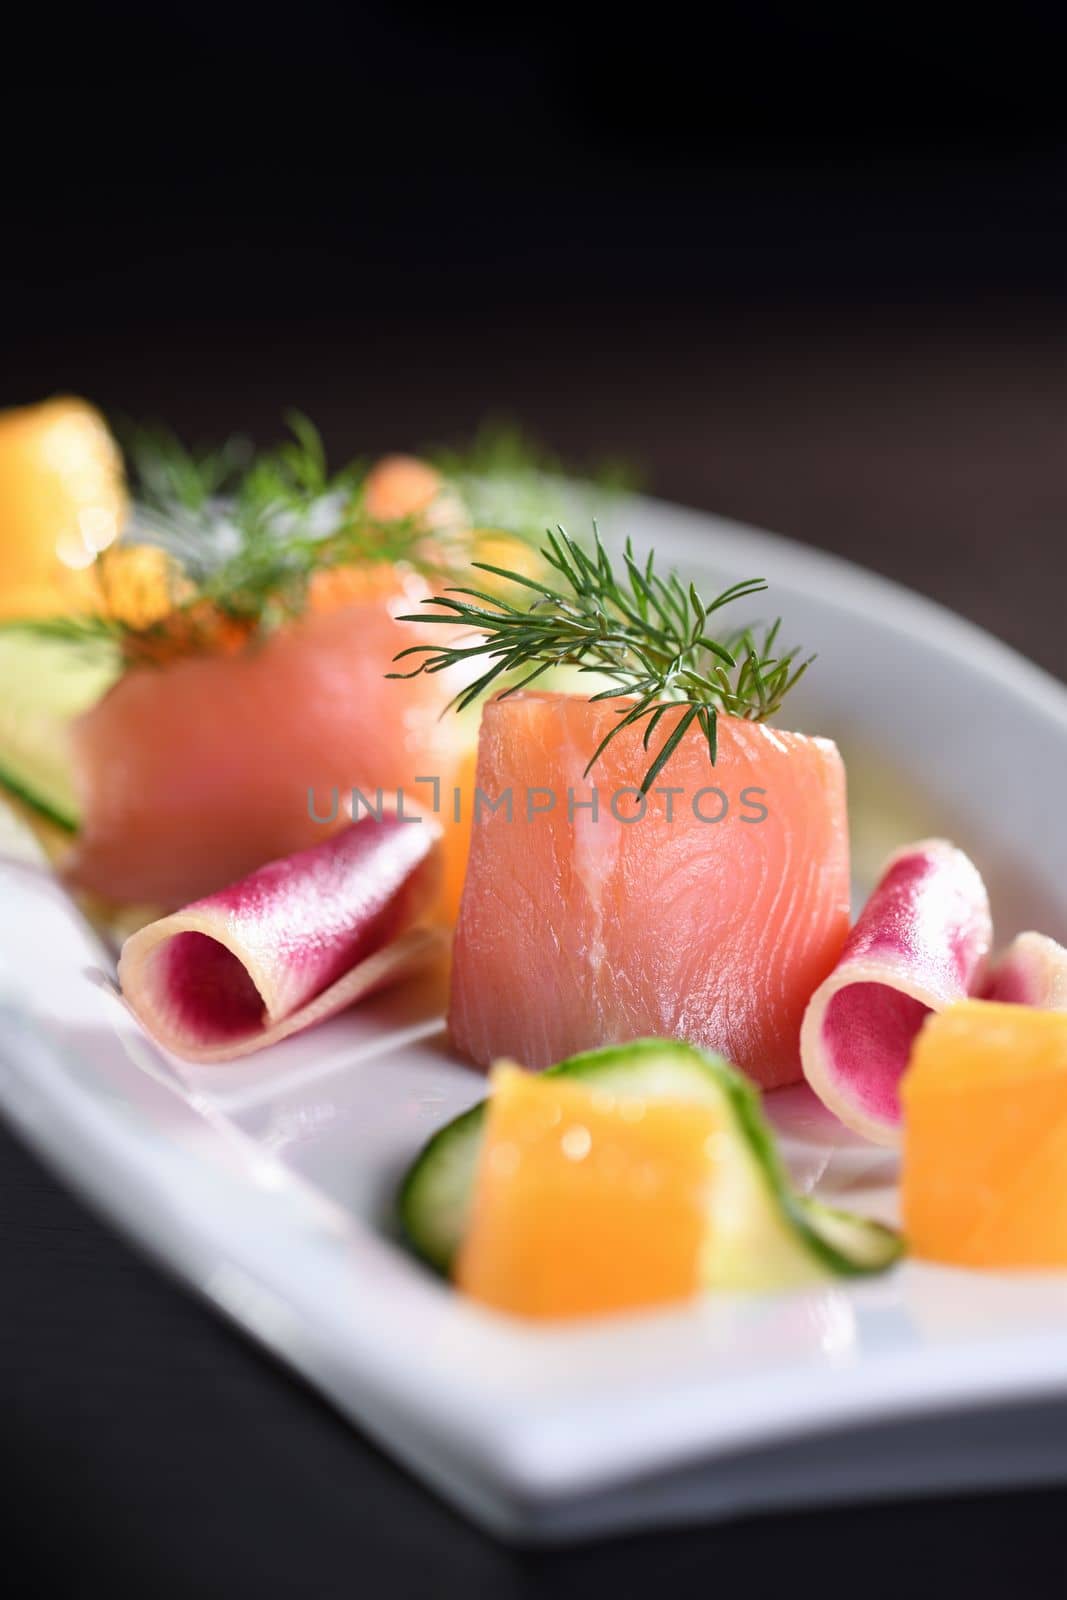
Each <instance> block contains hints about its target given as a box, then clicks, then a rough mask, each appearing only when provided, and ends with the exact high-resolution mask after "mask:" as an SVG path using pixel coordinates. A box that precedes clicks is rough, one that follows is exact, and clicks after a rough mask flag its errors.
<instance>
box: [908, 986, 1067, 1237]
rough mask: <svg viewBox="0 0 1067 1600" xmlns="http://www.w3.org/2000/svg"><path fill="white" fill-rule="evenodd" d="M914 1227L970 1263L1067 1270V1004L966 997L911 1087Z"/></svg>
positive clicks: (943, 1016)
mask: <svg viewBox="0 0 1067 1600" xmlns="http://www.w3.org/2000/svg"><path fill="white" fill-rule="evenodd" d="M902 1104H903V1109H904V1157H903V1176H902V1206H903V1219H904V1230H905V1233H906V1235H907V1238H908V1243H909V1245H910V1248H911V1250H912V1252H913V1253H914V1254H915V1255H917V1256H924V1257H926V1258H927V1259H928V1260H931V1261H942V1262H947V1263H954V1264H956V1265H958V1266H968V1267H991V1268H995V1267H1030V1268H1039V1267H1067V1013H1064V1012H1058V1011H1039V1010H1036V1009H1034V1008H1032V1007H1030V1006H1017V1005H1003V1004H999V1003H995V1002H993V1001H988V1000H965V1001H961V1002H959V1003H958V1004H957V1005H953V1006H950V1007H949V1008H948V1010H946V1011H943V1012H941V1013H940V1014H938V1015H935V1016H931V1017H930V1018H929V1020H928V1021H927V1022H926V1023H925V1024H924V1026H923V1029H922V1031H921V1033H920V1034H919V1037H918V1039H917V1041H916V1043H915V1046H914V1048H913V1050H912V1055H911V1061H910V1064H909V1067H908V1070H907V1072H906V1073H905V1075H904V1079H903V1084H902Z"/></svg>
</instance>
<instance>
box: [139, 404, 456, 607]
mask: <svg viewBox="0 0 1067 1600" xmlns="http://www.w3.org/2000/svg"><path fill="white" fill-rule="evenodd" d="M286 420H287V422H288V425H289V428H290V431H291V434H292V437H291V438H290V439H287V440H286V441H284V442H283V443H282V444H280V445H278V446H276V447H275V448H274V449H272V450H265V451H261V452H259V453H253V452H252V451H251V449H250V447H249V446H248V444H247V442H246V441H244V440H242V439H234V440H231V441H230V442H229V443H228V444H226V445H224V446H222V448H221V449H218V450H214V451H208V452H194V451H190V450H187V449H186V448H185V446H183V445H182V444H181V443H180V442H179V441H178V440H177V439H176V438H175V437H174V436H173V435H172V434H170V433H168V432H166V431H165V430H161V429H153V430H140V431H138V432H137V433H135V434H133V435H132V436H131V437H130V439H129V443H128V447H127V448H128V455H129V460H130V467H131V478H132V482H133V491H134V503H133V509H132V512H131V515H130V518H129V522H128V524H127V527H126V529H125V530H124V533H123V540H122V542H123V543H124V544H149V545H156V546H158V547H159V548H160V549H162V550H163V551H165V552H166V554H167V555H169V556H170V557H171V558H172V559H173V561H174V563H175V571H176V574H177V575H178V577H179V579H180V584H181V590H182V598H181V599H180V600H176V606H175V609H176V611H182V610H184V611H189V610H191V609H192V608H193V607H194V606H199V607H203V606H204V604H205V603H206V604H207V605H208V606H210V607H213V608H214V609H215V610H217V611H218V612H219V613H220V614H221V615H223V616H225V617H229V618H232V619H236V620H238V621H241V622H245V623H251V624H253V625H255V626H256V627H262V628H266V629H269V628H271V627H273V626H276V625H277V624H278V623H280V622H283V621H285V620H287V619H289V618H291V617H293V616H295V615H297V614H298V613H299V612H300V611H301V610H302V609H303V607H304V605H305V603H306V599H307V589H308V585H309V583H310V581H311V579H312V577H313V576H314V575H315V573H316V572H320V571H323V570H325V569H327V568H331V567H339V566H368V565H374V564H377V563H398V562H402V563H405V564H407V565H408V566H411V567H414V568H417V569H418V570H425V571H430V570H433V571H435V572H438V573H439V572H440V570H441V562H440V560H436V561H434V560H431V559H429V558H428V553H427V548H426V533H427V530H426V525H425V522H424V521H423V520H422V519H420V518H416V517H407V518H396V519H393V520H390V521H388V522H383V521H381V520H378V519H375V518H373V517H371V516H370V515H369V514H368V512H367V510H366V507H365V505H364V503H363V482H364V478H365V469H364V466H363V464H362V463H360V462H352V463H350V464H349V465H347V466H345V467H343V468H342V469H341V470H340V471H339V472H334V473H331V472H330V471H329V469H328V467H327V461H326V452H325V449H324V446H323V442H322V438H321V436H320V434H319V432H318V430H317V429H316V428H315V427H314V425H313V424H312V423H311V422H310V421H309V420H308V419H307V418H306V417H304V416H302V415H301V414H300V413H297V412H292V413H290V414H289V415H288V417H287V419H286Z"/></svg>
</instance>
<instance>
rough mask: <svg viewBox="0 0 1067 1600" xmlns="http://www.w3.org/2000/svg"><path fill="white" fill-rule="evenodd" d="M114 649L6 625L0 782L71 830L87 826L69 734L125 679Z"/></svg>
mask: <svg viewBox="0 0 1067 1600" xmlns="http://www.w3.org/2000/svg"><path fill="white" fill-rule="evenodd" d="M118 671H119V662H118V657H117V654H116V652H115V651H114V649H113V648H112V647H111V646H110V645H109V644H108V643H107V641H106V640H105V641H102V642H101V643H100V644H96V643H95V642H87V641H83V640H69V639H62V638H56V637H53V636H51V635H49V634H45V633H38V632H36V631H35V630H34V629H33V628H32V627H29V626H25V625H21V626H20V625H19V624H17V623H16V624H11V625H9V626H6V627H0V784H3V786H4V787H5V788H6V789H9V790H10V791H11V792H12V793H13V794H16V795H18V797H19V798H20V799H21V800H24V801H25V802H26V804H27V805H28V806H30V807H31V808H32V809H33V810H34V811H36V812H37V813H39V814H40V815H41V816H45V817H48V818H49V819H50V820H51V821H52V822H56V823H58V824H59V825H60V826H61V827H63V828H76V827H77V826H78V823H79V821H80V815H79V807H78V800H77V795H76V794H75V790H74V777H73V766H72V762H71V757H70V747H69V729H70V724H71V722H72V720H73V719H74V717H76V716H77V715H78V713H79V712H81V711H85V710H87V708H88V707H89V706H91V705H92V704H94V702H95V701H97V700H98V699H99V698H100V696H101V695H102V694H103V693H104V692H105V690H107V689H108V688H110V686H111V684H112V683H113V682H114V680H115V678H116V677H117V676H118Z"/></svg>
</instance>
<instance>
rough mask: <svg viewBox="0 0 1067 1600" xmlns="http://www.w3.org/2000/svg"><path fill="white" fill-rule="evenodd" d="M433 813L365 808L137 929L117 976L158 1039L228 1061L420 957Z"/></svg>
mask: <svg viewBox="0 0 1067 1600" xmlns="http://www.w3.org/2000/svg"><path fill="white" fill-rule="evenodd" d="M439 833H440V830H439V829H438V827H437V825H436V824H435V823H434V822H432V821H431V820H429V819H428V818H423V819H421V820H420V821H415V820H413V819H411V818H408V819H406V820H404V819H401V818H399V817H396V816H385V817H381V818H378V817H371V816H368V817H363V818H361V819H360V820H359V821H357V822H354V823H352V825H351V826H350V827H348V828H345V829H344V830H343V832H341V833H338V834H334V835H332V836H331V837H330V838H329V839H327V840H325V841H324V842H323V843H322V844H318V845H316V846H314V848H313V849H310V850H302V851H301V852H300V853H299V854H297V855H293V856H288V857H286V858H285V859H284V860H281V861H272V862H270V863H268V865H266V866H264V867H260V868H258V869H257V870H256V871H255V872H252V873H250V874H249V876H248V877H247V878H242V879H241V880H240V882H239V883H235V884H231V885H230V886H229V887H228V888H225V889H221V890H219V891H218V893H217V894H212V895H208V896H207V897H206V898H205V899H203V900H197V901H195V902H194V903H193V904H192V905H190V906H187V907H186V908H185V909H184V910H183V911H177V912H175V913H174V915H173V916H169V917H163V918H162V920H161V921H159V922H153V923H151V924H149V926H148V927H146V928H142V929H141V930H140V931H139V932H138V933H135V934H133V935H132V937H131V938H129V939H127V941H126V943H125V945H124V946H123V950H122V956H121V959H120V961H119V983H120V985H121V988H122V992H123V994H124V995H125V997H126V1000H127V1002H128V1004H129V1006H130V1008H131V1010H132V1011H133V1012H134V1013H135V1014H136V1016H137V1017H139V1018H140V1020H141V1022H142V1023H143V1024H144V1026H145V1027H146V1028H147V1030H148V1032H149V1033H150V1034H151V1035H152V1037H153V1038H154V1039H155V1040H156V1041H157V1042H158V1043H159V1044H161V1045H163V1046H164V1047H165V1048H166V1049H168V1050H171V1051H173V1052H174V1054H175V1055H178V1056H182V1057H183V1058H184V1059H185V1060H187V1061H203V1062H208V1061H229V1060H232V1059H233V1058H234V1057H237V1056H243V1055H248V1054H250V1053H251V1052H252V1051H254V1050H262V1049H263V1048H264V1046H266V1045H269V1044H274V1043H275V1042H276V1041H277V1040H279V1039H284V1038H285V1037H286V1036H287V1035H289V1034H291V1033H297V1032H299V1031H300V1030H301V1029H303V1028H309V1027H311V1026H312V1024H314V1023H316V1022H321V1021H323V1020H324V1019H325V1018H326V1017H330V1016H333V1015H334V1014H335V1013H336V1012H338V1011H342V1010H344V1009H345V1008H346V1007H348V1006H350V1005H352V1004H353V1003H354V1002H355V1001H356V1000H359V999H362V998H363V997H364V996H365V995H368V994H370V993H371V992H372V991H374V990H377V989H381V988H384V987H385V986H386V985H387V984H390V983H393V982H395V981H396V980H397V979H398V978H400V977H403V976H405V975H406V974H407V973H409V972H410V971H412V970H413V969H414V968H416V967H418V966H421V965H423V964H424V963H425V962H426V961H427V960H429V959H430V957H431V956H432V955H433V954H434V953H435V952H436V951H437V950H439V949H440V945H441V938H442V936H441V934H440V933H439V932H437V931H433V930H429V929H426V928H420V927H418V926H417V923H418V920H419V917H420V916H421V915H422V913H423V912H424V911H425V910H426V909H427V907H428V906H429V905H430V904H431V903H432V901H433V897H434V894H435V893H436V889H437V884H438V879H439V860H438V857H439V849H438V838H439Z"/></svg>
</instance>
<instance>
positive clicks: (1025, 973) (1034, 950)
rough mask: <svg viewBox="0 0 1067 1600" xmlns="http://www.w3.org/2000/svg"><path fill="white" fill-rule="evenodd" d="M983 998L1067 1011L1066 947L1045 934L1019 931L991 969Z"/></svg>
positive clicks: (984, 986) (982, 993)
mask: <svg viewBox="0 0 1067 1600" xmlns="http://www.w3.org/2000/svg"><path fill="white" fill-rule="evenodd" d="M981 998H982V999H983V1000H1001V1001H1004V1002H1006V1003H1008V1004H1010V1005H1017V1006H1036V1007H1037V1008H1038V1010H1040V1011H1067V950H1065V949H1064V948H1063V946H1062V945H1061V944H1057V943H1056V941H1055V939H1049V938H1047V937H1046V935H1045V934H1043V933H1020V934H1019V935H1018V937H1017V938H1015V939H1013V940H1012V942H1011V944H1010V945H1008V947H1007V949H1006V950H1005V951H1004V952H1003V954H1002V955H1000V956H998V957H997V960H996V961H995V962H994V964H993V966H992V967H991V968H990V971H989V976H988V977H987V979H986V981H985V983H984V984H983V986H982V992H981Z"/></svg>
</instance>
